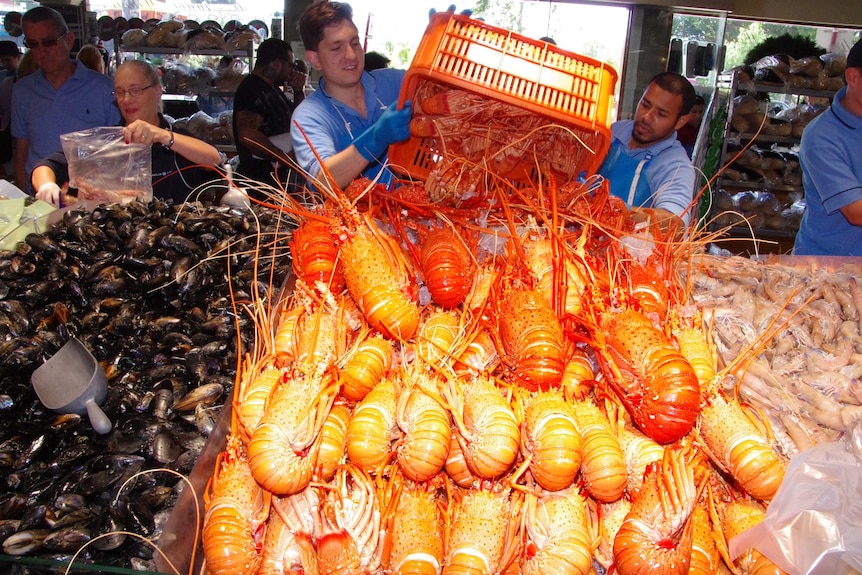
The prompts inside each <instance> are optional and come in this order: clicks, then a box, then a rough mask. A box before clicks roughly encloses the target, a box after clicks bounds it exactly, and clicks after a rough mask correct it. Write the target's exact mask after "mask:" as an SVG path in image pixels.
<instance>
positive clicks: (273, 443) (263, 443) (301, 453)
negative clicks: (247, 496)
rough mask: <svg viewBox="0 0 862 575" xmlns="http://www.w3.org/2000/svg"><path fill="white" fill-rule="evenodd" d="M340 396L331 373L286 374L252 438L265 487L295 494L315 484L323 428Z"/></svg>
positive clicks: (252, 454)
mask: <svg viewBox="0 0 862 575" xmlns="http://www.w3.org/2000/svg"><path fill="white" fill-rule="evenodd" d="M334 399H335V393H334V386H333V385H332V384H331V381H330V379H329V378H328V377H320V376H307V375H304V374H302V373H301V372H299V371H296V370H294V371H291V372H289V373H288V374H286V375H285V377H284V378H283V380H282V381H281V382H280V383H279V385H278V386H277V387H276V388H275V390H274V391H273V393H272V396H271V398H270V400H269V402H268V403H267V407H266V411H265V413H264V415H263V418H262V419H261V421H260V424H258V426H257V428H255V430H254V433H253V434H252V436H251V440H250V441H249V443H248V454H249V455H248V460H249V465H250V467H251V472H252V474H253V475H254V478H255V480H256V481H257V482H258V483H259V484H260V485H261V486H262V487H263V488H265V489H266V490H267V491H270V492H271V493H274V494H277V495H291V494H293V493H297V492H299V491H302V490H303V489H305V487H306V486H307V485H308V484H309V482H310V481H311V475H312V472H313V470H314V465H315V461H316V460H317V451H318V449H319V448H320V428H321V427H322V426H323V422H324V419H325V418H326V415H327V414H328V413H329V410H330V409H331V407H332V402H333V401H334Z"/></svg>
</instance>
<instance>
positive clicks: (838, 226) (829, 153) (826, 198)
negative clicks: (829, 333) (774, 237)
mask: <svg viewBox="0 0 862 575" xmlns="http://www.w3.org/2000/svg"><path fill="white" fill-rule="evenodd" d="M844 77H845V79H846V80H847V86H845V87H844V88H841V90H839V91H838V93H837V94H835V98H833V100H832V106H831V107H830V108H829V110H827V111H825V112H823V113H822V114H820V115H819V116H817V117H816V118H815V119H814V120H812V121H811V123H810V124H808V126H806V127H805V131H804V132H802V143H801V144H800V147H799V163H800V164H801V166H802V185H803V186H804V187H805V205H806V208H805V213H804V214H803V216H802V222H801V223H800V225H799V232H798V233H797V234H796V241H795V243H794V246H793V253H794V255H833V256H862V40H860V41H858V42H856V44H855V45H854V46H853V47H852V48H851V49H850V52H849V53H848V54H847V70H845V72H844Z"/></svg>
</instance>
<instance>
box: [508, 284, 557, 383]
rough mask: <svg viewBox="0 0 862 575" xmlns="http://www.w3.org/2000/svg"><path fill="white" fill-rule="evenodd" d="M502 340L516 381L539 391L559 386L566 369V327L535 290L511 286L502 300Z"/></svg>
mask: <svg viewBox="0 0 862 575" xmlns="http://www.w3.org/2000/svg"><path fill="white" fill-rule="evenodd" d="M499 310H500V311H499V325H500V339H501V340H502V342H503V347H504V348H505V350H506V354H507V356H508V357H507V358H506V362H507V363H508V364H510V366H511V368H512V370H513V372H514V376H515V381H517V382H518V384H519V385H521V386H522V387H524V388H526V389H528V390H530V391H536V390H538V389H542V390H548V389H550V388H552V387H559V385H560V382H561V380H562V378H563V370H564V369H565V361H564V355H565V354H564V341H563V327H562V325H560V320H559V319H558V318H557V315H556V314H555V313H554V310H553V309H552V308H551V305H550V304H549V303H548V302H547V301H546V300H545V298H544V296H543V295H542V294H540V293H539V292H538V291H536V290H535V289H529V288H516V287H509V288H505V289H504V290H503V293H502V296H501V298H500V303H499Z"/></svg>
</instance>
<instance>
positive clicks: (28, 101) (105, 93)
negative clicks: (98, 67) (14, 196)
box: [12, 60, 122, 178]
mask: <svg viewBox="0 0 862 575" xmlns="http://www.w3.org/2000/svg"><path fill="white" fill-rule="evenodd" d="M72 63H73V64H74V65H75V71H74V73H73V74H72V76H71V77H70V78H69V79H68V80H66V82H64V83H63V85H62V86H60V88H59V89H55V88H54V86H52V85H51V83H50V82H48V80H47V79H46V78H45V75H44V74H43V73H42V72H40V71H39V72H36V73H33V74H30V75H29V76H25V77H24V78H21V79H20V80H18V82H16V83H15V89H14V90H12V135H13V136H14V137H15V138H18V139H24V140H29V141H30V150H29V153H28V154H27V162H26V169H27V176H28V178H29V175H30V173H31V172H32V171H33V168H34V167H35V166H36V164H38V163H39V162H40V161H41V160H42V159H43V158H46V157H47V156H49V155H50V154H52V153H54V152H56V151H57V150H60V149H61V147H62V146H61V145H60V135H61V134H67V133H69V132H77V131H79V130H86V129H88V128H95V127H98V126H116V125H118V124H119V123H120V121H121V120H122V116H121V115H120V109H119V108H118V107H117V103H116V101H115V100H114V95H113V91H114V82H113V81H112V80H111V78H109V77H108V76H105V75H104V74H99V73H98V72H94V71H93V70H90V69H89V68H87V67H86V66H84V65H83V64H81V63H80V62H77V61H74V60H73V61H72Z"/></svg>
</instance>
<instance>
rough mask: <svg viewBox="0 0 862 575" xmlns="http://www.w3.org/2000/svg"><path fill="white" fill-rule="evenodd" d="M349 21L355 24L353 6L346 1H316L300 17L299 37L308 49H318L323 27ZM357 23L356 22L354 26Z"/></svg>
mask: <svg viewBox="0 0 862 575" xmlns="http://www.w3.org/2000/svg"><path fill="white" fill-rule="evenodd" d="M345 20H346V21H348V22H350V23H351V24H353V8H352V7H351V6H350V4H347V3H345V2H315V3H314V4H311V5H310V6H309V7H308V8H306V9H305V11H304V12H303V13H302V16H300V17H299V37H300V38H302V43H303V45H304V46H305V49H306V50H312V51H315V52H316V51H317V47H318V45H319V44H320V40H321V39H322V38H323V29H324V28H326V27H327V26H334V25H336V24H340V23H341V22H344V21H345ZM355 26H356V25H355V24H354V27H355Z"/></svg>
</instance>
